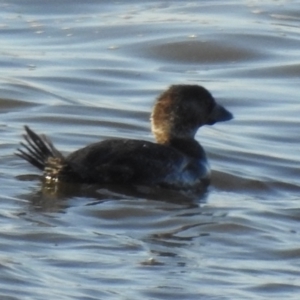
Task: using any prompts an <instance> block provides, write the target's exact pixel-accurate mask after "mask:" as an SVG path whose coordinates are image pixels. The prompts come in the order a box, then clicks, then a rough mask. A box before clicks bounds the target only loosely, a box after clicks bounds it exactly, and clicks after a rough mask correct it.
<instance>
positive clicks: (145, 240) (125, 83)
mask: <svg viewBox="0 0 300 300" xmlns="http://www.w3.org/2000/svg"><path fill="white" fill-rule="evenodd" d="M0 8H1V13H0V14H1V21H0V34H1V50H0V66H1V75H0V112H1V114H0V126H1V127H0V128H1V136H0V184H1V190H2V193H1V201H0V222H1V229H0V270H1V272H0V298H1V299H4V300H12V299H43V300H45V299H89V300H90V299H299V293H300V281H299V267H300V263H299V261H300V260H299V259H300V246H299V245H300V236H299V234H300V233H299V221H300V208H299V191H300V184H299V174H300V156H299V148H300V147H299V144H300V135H299V125H300V124H299V123H300V121H299V75H300V52H299V49H300V29H299V26H300V21H299V20H300V6H299V1H292V0H291V1H288V0H286V1H284V0H282V1H280V0H278V1H271V0H266V1H254V0H253V1H143V2H142V3H140V1H134V0H131V1H126V2H125V1H124V2H122V1H120V2H116V1H115V2H113V1H95V0H94V1H92V0H88V1H84V2H82V1H70V0H67V1H37V0H32V1H31V0H28V1H21V0H10V1H2V2H1V3H0ZM173 83H196V84H201V85H204V86H205V87H207V88H208V89H209V90H210V91H211V92H212V93H213V95H214V96H215V97H216V98H217V99H218V101H219V102H220V103H222V104H224V105H225V106H226V107H227V108H228V109H229V110H230V111H232V112H233V113H234V115H235V119H234V120H232V121H230V122H227V123H221V124H219V125H216V126H213V127H206V128H203V129H201V130H200V132H199V133H198V135H197V139H198V140H199V141H201V143H202V145H203V146H204V147H205V149H206V151H207V154H208V156H209V159H210V163H211V166H212V169H213V174H212V175H213V178H212V185H211V186H210V188H209V191H208V192H207V194H205V195H204V196H203V197H202V198H200V199H199V201H197V202H189V201H185V199H183V198H182V196H181V195H178V194H176V193H171V192H170V193H167V192H164V193H163V192H162V191H132V190H130V189H128V190H124V189H123V190H121V189H120V188H117V187H114V188H112V187H103V188H100V189H95V188H93V187H86V186H85V187H74V186H73V187H72V186H70V187H68V188H66V190H63V191H53V190H49V189H46V188H44V189H43V188H42V187H41V184H40V181H39V179H38V177H37V176H36V174H39V173H38V172H37V171H36V170H35V169H34V168H33V167H31V166H30V165H28V164H27V163H26V162H24V161H22V160H21V159H19V158H18V157H16V156H14V155H13V153H14V151H15V149H16V148H17V147H18V143H19V142H20V140H21V135H22V133H23V125H24V124H28V125H30V126H31V127H32V128H34V129H35V130H36V131H38V132H43V133H46V134H47V135H48V136H50V137H51V139H52V140H53V141H54V143H55V145H56V146H57V147H58V148H59V149H61V150H63V151H66V152H69V151H72V150H75V149H77V148H79V147H82V146H84V145H86V144H88V143H91V142H94V141H98V140H99V139H100V140H102V139H105V138H108V137H126V138H135V139H147V140H153V139H152V136H151V134H150V126H149V120H148V119H149V113H150V111H151V107H152V104H153V101H154V98H155V97H156V96H157V95H158V94H159V93H160V92H161V91H162V90H163V89H165V88H166V87H167V86H168V85H170V84H173Z"/></svg>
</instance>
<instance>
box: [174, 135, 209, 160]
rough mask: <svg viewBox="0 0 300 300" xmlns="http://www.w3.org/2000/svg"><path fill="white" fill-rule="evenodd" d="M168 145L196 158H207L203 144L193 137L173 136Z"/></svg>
mask: <svg viewBox="0 0 300 300" xmlns="http://www.w3.org/2000/svg"><path fill="white" fill-rule="evenodd" d="M168 145H169V146H171V147H173V148H175V149H177V150H178V151H180V152H182V153H184V154H185V155H188V156H190V157H193V158H196V159H200V158H201V159H206V154H205V151H204V149H203V148H202V146H201V145H200V144H199V143H198V142H197V141H196V140H195V139H193V138H172V139H170V140H169V142H168Z"/></svg>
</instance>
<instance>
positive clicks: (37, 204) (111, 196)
mask: <svg viewBox="0 0 300 300" xmlns="http://www.w3.org/2000/svg"><path fill="white" fill-rule="evenodd" d="M37 177H38V176H30V175H26V176H19V179H21V180H32V179H36V178H37ZM36 189H37V190H35V191H34V192H32V193H29V194H26V195H21V196H19V197H20V198H23V199H26V200H28V201H29V203H31V205H32V207H33V208H34V209H36V210H41V211H45V212H55V211H57V212H58V211H60V210H61V209H65V208H66V207H67V206H68V204H67V200H68V199H72V198H81V199H84V200H83V202H84V203H85V205H90V206H91V205H98V204H100V203H102V202H104V201H110V200H120V201H121V200H132V201H141V200H155V201H162V202H167V203H174V204H178V205H183V206H184V207H191V208H193V207H197V206H198V205H199V204H200V203H205V201H206V198H207V193H208V190H207V187H203V189H202V190H198V191H197V192H195V191H193V192H190V191H172V190H168V189H163V188H155V187H148V186H134V185H114V184H111V185H96V184H78V183H64V182H59V183H55V182H51V183H44V182H41V183H40V187H39V188H36ZM86 201H88V203H86Z"/></svg>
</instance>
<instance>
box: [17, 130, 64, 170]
mask: <svg viewBox="0 0 300 300" xmlns="http://www.w3.org/2000/svg"><path fill="white" fill-rule="evenodd" d="M24 128H25V131H26V134H25V135H24V139H25V143H24V142H22V143H21V148H18V149H17V152H16V153H15V154H16V155H17V156H19V157H21V158H23V159H25V160H26V161H28V162H29V163H30V164H32V165H33V166H35V167H37V168H38V169H40V170H42V171H44V170H45V168H46V166H47V163H48V162H49V159H50V158H55V159H58V160H61V161H64V157H63V155H62V154H61V153H60V152H59V151H58V150H57V149H56V148H55V147H54V146H53V144H52V142H51V141H50V140H49V139H48V138H47V137H46V136H45V135H37V134H36V133H35V132H33V131H32V130H31V129H30V128H29V127H28V126H24Z"/></svg>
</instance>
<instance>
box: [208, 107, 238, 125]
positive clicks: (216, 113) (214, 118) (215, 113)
mask: <svg viewBox="0 0 300 300" xmlns="http://www.w3.org/2000/svg"><path fill="white" fill-rule="evenodd" d="M231 119H233V115H232V113H231V112H229V111H228V110H227V109H225V108H224V107H223V106H222V105H219V104H216V105H215V107H214V109H213V110H212V112H211V114H210V115H209V117H208V119H207V121H206V124H208V125H213V124H215V123H217V122H225V121H229V120H231Z"/></svg>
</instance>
